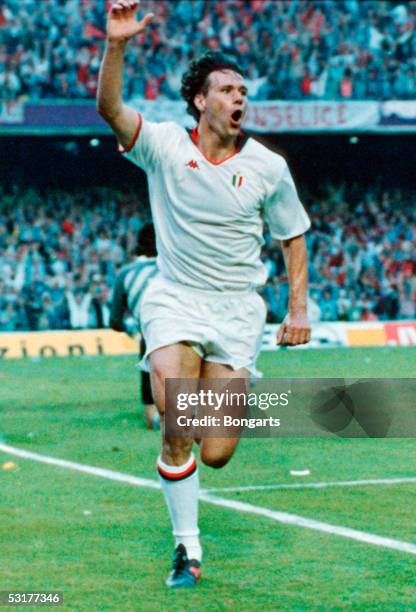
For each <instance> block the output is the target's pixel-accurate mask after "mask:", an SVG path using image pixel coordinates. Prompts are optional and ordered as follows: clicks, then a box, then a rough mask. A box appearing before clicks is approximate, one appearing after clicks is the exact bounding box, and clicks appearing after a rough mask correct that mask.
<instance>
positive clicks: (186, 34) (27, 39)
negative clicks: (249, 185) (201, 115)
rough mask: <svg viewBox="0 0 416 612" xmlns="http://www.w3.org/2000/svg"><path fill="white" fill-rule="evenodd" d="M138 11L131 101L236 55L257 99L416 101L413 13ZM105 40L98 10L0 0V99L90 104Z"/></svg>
mask: <svg viewBox="0 0 416 612" xmlns="http://www.w3.org/2000/svg"><path fill="white" fill-rule="evenodd" d="M105 4H106V6H107V7H108V5H109V2H108V1H107V2H106V3H105ZM142 10H143V11H144V12H147V11H153V12H154V13H155V14H156V19H155V23H154V24H153V25H152V26H151V28H150V36H148V35H146V36H145V35H143V36H139V37H137V39H136V40H135V41H133V42H132V44H131V45H130V46H129V48H128V50H127V56H126V71H127V75H128V78H127V79H126V87H127V90H126V92H125V95H126V97H129V98H132V97H139V98H146V99H149V100H154V99H157V98H159V97H164V98H168V99H176V98H177V97H178V91H179V84H180V77H181V74H182V73H183V71H184V69H185V66H186V65H187V63H188V61H189V60H190V59H192V58H193V57H194V56H196V55H198V54H200V52H201V51H202V50H205V49H207V48H208V49H209V48H211V49H222V50H224V51H226V52H230V53H232V54H233V55H234V57H235V58H236V60H237V61H238V62H239V64H240V65H241V67H242V69H243V70H244V71H245V73H246V75H247V77H248V85H249V95H250V97H251V98H252V99H256V100H269V99H292V100H296V99H331V100H334V99H370V100H391V99H412V98H415V97H416V38H415V36H414V35H413V34H414V29H415V25H416V3H415V2H407V3H404V2H380V1H358V0H345V1H341V0H340V1H338V2H323V1H315V0H308V1H307V2H306V1H298V2H297V1H296V2H295V1H286V0H285V1H283V0H282V1H279V2H276V1H275V0H229V1H228V2H226V3H225V2H216V3H212V2H206V1H205V0H179V1H178V0H172V1H167V0H153V1H150V0H144V1H143V2H142ZM161 23H163V27H159V24H161ZM104 30H105V13H104V11H103V2H102V1H101V0H42V2H38V1H37V0H3V1H1V2H0V88H1V90H2V91H3V96H2V97H3V99H10V100H13V99H16V98H17V97H19V96H26V97H28V98H30V99H43V98H66V99H68V98H93V97H94V96H95V91H96V87H97V78H98V69H99V59H100V56H101V53H102V49H103V45H104V37H105V35H104ZM35 34H36V35H35ZM276 75H278V78H276Z"/></svg>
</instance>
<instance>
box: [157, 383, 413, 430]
mask: <svg viewBox="0 0 416 612" xmlns="http://www.w3.org/2000/svg"><path fill="white" fill-rule="evenodd" d="M165 391H166V427H165V432H166V435H167V436H168V437H171V438H172V437H173V438H204V437H217V438H221V437H227V438H229V437H236V436H238V437H240V436H244V437H258V438H270V437H286V438H287V437H297V438H311V437H316V438H321V437H345V438H363V437H366V438H385V437H396V438H402V437H416V402H415V399H414V398H415V397H416V380H415V379H334V378H329V379H316V378H313V379H305V378H292V379H289V378H285V379H283V378H282V379H259V380H255V381H251V382H250V383H249V382H247V381H246V380H245V379H241V378H235V379H228V380H227V379H217V380H208V379H203V380H199V381H198V380H195V379H177V378H175V379H167V381H166V387H165Z"/></svg>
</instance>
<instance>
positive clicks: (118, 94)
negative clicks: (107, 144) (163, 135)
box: [97, 0, 153, 147]
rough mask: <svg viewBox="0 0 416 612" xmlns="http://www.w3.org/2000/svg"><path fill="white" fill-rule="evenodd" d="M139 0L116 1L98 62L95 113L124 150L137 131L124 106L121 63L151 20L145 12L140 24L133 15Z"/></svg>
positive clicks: (131, 113)
mask: <svg viewBox="0 0 416 612" xmlns="http://www.w3.org/2000/svg"><path fill="white" fill-rule="evenodd" d="M139 4H140V0H116V1H115V2H114V3H113V5H112V7H111V9H110V11H109V13H108V18H107V41H106V48H105V52H104V57H103V60H102V62H101V67H100V75H99V80H98V91H97V110H98V112H99V113H100V115H101V116H102V117H103V119H104V120H105V121H106V122H107V123H108V124H109V125H110V127H111V129H112V130H113V132H114V133H115V135H116V136H117V139H118V141H119V142H120V144H121V145H122V146H123V147H127V146H128V145H129V144H130V143H131V141H132V139H133V138H134V135H135V133H136V130H137V121H138V119H137V112H136V111H135V110H134V109H133V108H131V107H130V106H128V105H127V104H124V102H123V98H122V94H123V64H124V49H125V47H126V44H127V43H128V41H129V40H130V39H131V38H133V37H134V36H136V35H137V34H139V33H140V32H142V31H143V30H144V29H145V28H146V27H147V26H148V25H149V23H150V22H151V21H152V19H153V13H148V14H147V15H146V16H145V17H143V19H142V20H141V21H137V18H136V15H137V11H138V8H139Z"/></svg>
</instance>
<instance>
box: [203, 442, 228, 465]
mask: <svg viewBox="0 0 416 612" xmlns="http://www.w3.org/2000/svg"><path fill="white" fill-rule="evenodd" d="M231 456H232V455H231V454H230V453H225V452H221V451H218V450H212V449H206V448H204V447H202V449H201V461H202V462H203V463H205V465H208V466H209V467H212V468H214V469H217V470H218V469H220V468H222V467H224V465H227V463H228V462H229V460H230V459H231Z"/></svg>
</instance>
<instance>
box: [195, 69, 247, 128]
mask: <svg viewBox="0 0 416 612" xmlns="http://www.w3.org/2000/svg"><path fill="white" fill-rule="evenodd" d="M208 79H209V86H208V91H207V93H206V95H203V94H199V96H198V97H199V102H200V106H201V108H200V111H201V119H203V120H206V121H207V123H208V125H209V127H210V128H211V129H212V130H213V131H214V132H215V133H217V134H218V135H219V136H220V137H221V138H230V137H236V136H238V134H239V133H240V129H241V124H242V122H243V119H244V117H245V115H246V112H247V88H246V86H245V85H244V80H243V77H242V76H241V75H240V74H238V73H237V72H233V71H232V70H224V71H222V70H221V71H220V70H217V71H215V72H211V74H210V75H209V77H208Z"/></svg>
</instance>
